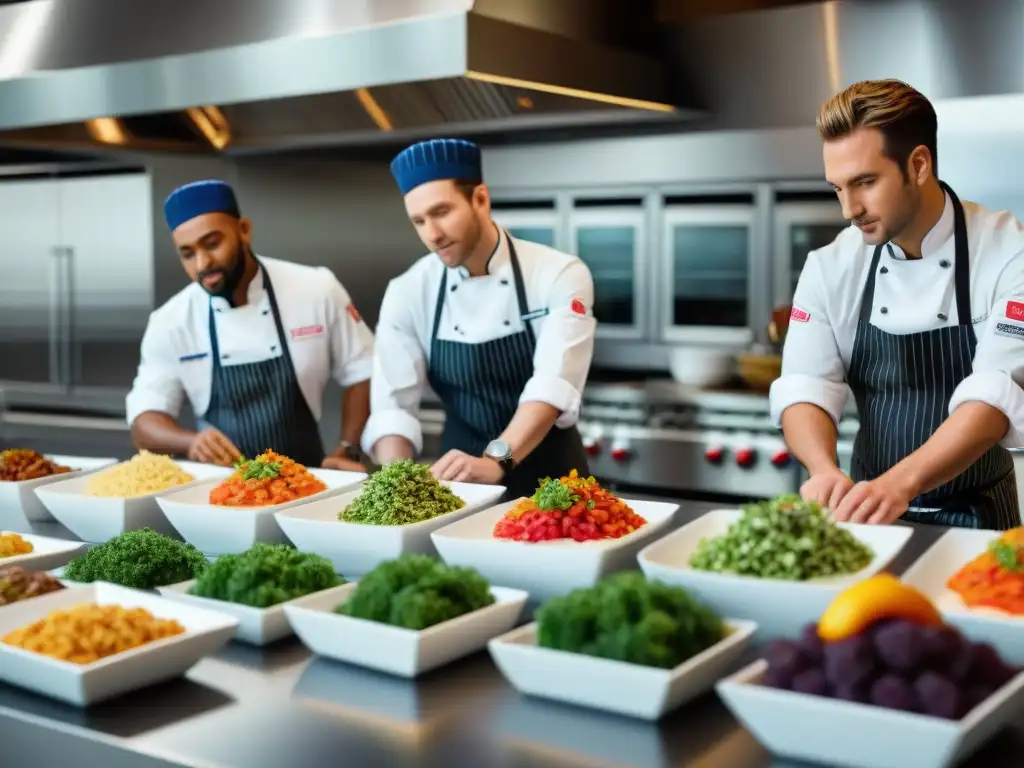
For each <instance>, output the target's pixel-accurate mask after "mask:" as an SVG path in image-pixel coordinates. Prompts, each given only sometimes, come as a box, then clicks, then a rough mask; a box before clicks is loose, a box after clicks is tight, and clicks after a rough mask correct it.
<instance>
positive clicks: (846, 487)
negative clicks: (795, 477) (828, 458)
mask: <svg viewBox="0 0 1024 768" xmlns="http://www.w3.org/2000/svg"><path fill="white" fill-rule="evenodd" d="M851 488H853V480H851V479H850V477H849V476H848V475H847V474H846V473H845V472H843V470H841V469H839V467H835V468H833V469H832V470H830V471H828V472H819V473H818V474H816V475H814V476H813V477H812V478H811V479H810V480H808V481H807V482H806V483H804V484H803V485H802V486H800V496H802V497H803V498H804V499H805V500H806V501H814V502H817V503H818V504H821V506H823V507H825V509H831V510H834V509H835V508H836V507H838V506H839V503H840V502H841V501H842V500H843V498H844V497H845V496H846V494H847V493H849V492H850V489H851Z"/></svg>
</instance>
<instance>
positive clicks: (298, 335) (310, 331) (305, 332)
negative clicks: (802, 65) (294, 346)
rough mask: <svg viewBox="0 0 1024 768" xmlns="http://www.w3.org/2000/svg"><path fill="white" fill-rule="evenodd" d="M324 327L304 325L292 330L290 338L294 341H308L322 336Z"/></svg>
mask: <svg viewBox="0 0 1024 768" xmlns="http://www.w3.org/2000/svg"><path fill="white" fill-rule="evenodd" d="M323 332H324V327H323V326H322V325H304V326H302V327H301V328H292V330H291V336H292V338H293V339H295V340H296V341H302V340H303V339H309V338H312V337H314V336H322V335H323Z"/></svg>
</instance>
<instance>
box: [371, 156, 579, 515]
mask: <svg viewBox="0 0 1024 768" xmlns="http://www.w3.org/2000/svg"><path fill="white" fill-rule="evenodd" d="M391 169H392V173H393V175H394V177H395V180H396V181H397V183H398V187H399V189H400V190H401V193H402V194H403V195H404V197H405V209H406V212H407V213H408V215H409V219H410V221H411V222H412V224H413V226H414V227H415V229H416V232H417V234H419V236H420V239H421V240H422V241H423V244H424V245H426V246H427V247H428V248H429V249H430V250H431V251H432V252H433V253H431V254H429V255H427V256H424V257H423V258H421V259H419V260H418V261H417V262H416V263H415V264H413V265H412V267H410V268H409V269H408V270H407V271H406V272H405V273H403V274H402V275H400V276H399V277H397V278H395V279H394V280H392V281H391V283H390V284H389V285H388V288H387V291H386V293H385V296H384V301H383V304H382V305H381V310H380V321H379V323H378V327H377V338H378V342H377V346H376V352H375V354H374V360H373V383H372V395H371V404H372V407H371V414H370V420H369V422H368V423H367V425H366V431H365V432H364V433H363V442H362V444H363V448H364V450H366V452H367V453H369V454H371V455H373V456H375V458H376V460H377V461H378V462H381V463H386V462H390V461H394V460H397V459H403V458H410V457H413V456H415V455H417V454H419V453H420V451H421V450H422V448H423V436H422V432H421V429H420V422H419V420H418V418H417V414H418V410H419V406H420V400H421V397H422V395H423V392H424V389H425V387H426V385H427V384H428V383H429V385H430V387H431V389H432V390H433V391H434V393H436V395H437V396H438V397H439V398H440V400H441V402H442V404H443V406H444V410H445V427H444V435H443V438H442V445H441V449H442V454H443V455H442V457H441V459H440V460H439V461H437V463H435V464H434V466H433V468H432V470H433V473H434V475H435V476H436V477H438V478H439V479H442V480H454V481H460V482H473V483H487V484H501V485H504V486H505V487H506V489H507V495H508V496H509V497H518V496H521V495H531V494H532V493H533V492H534V490H535V488H536V485H537V482H538V480H539V479H542V478H544V477H548V476H550V477H559V476H562V475H565V474H567V473H568V472H569V471H570V470H572V469H578V470H579V471H580V473H581V474H586V473H587V457H586V453H585V451H584V449H583V443H582V440H581V439H580V435H579V432H578V431H577V429H576V427H575V424H576V421H577V419H578V416H579V408H580V398H581V395H582V392H583V387H584V384H585V383H586V380H587V374H588V372H589V369H590V361H591V358H592V356H593V351H594V330H595V327H596V321H595V319H594V316H593V313H592V307H593V301H594V284H593V279H592V278H591V275H590V271H589V270H588V269H587V267H586V265H585V264H584V263H583V262H582V261H580V260H579V259H578V258H576V257H574V256H570V255H568V254H565V253H561V252H559V251H556V250H554V249H552V248H548V247H545V246H543V245H538V244H536V243H531V242H527V241H524V240H517V239H515V238H513V237H510V236H509V234H508V232H507V231H505V230H503V229H501V228H500V227H498V226H497V225H496V224H495V223H494V221H493V220H492V219H491V201H490V195H489V193H488V190H487V187H486V186H485V185H484V183H483V175H482V171H481V161H480V150H479V148H478V147H477V146H476V145H475V144H472V143H470V142H468V141H462V140H457V139H438V140H433V141H427V142H423V143H419V144H415V145H413V146H411V147H409V148H408V149H406V150H404V151H403V152H402V153H401V154H399V155H398V156H397V157H396V158H395V160H394V161H393V163H392V165H391Z"/></svg>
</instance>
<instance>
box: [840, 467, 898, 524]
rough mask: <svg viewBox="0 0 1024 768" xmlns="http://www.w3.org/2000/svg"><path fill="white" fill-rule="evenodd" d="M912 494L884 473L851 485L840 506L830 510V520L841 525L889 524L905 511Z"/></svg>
mask: <svg viewBox="0 0 1024 768" xmlns="http://www.w3.org/2000/svg"><path fill="white" fill-rule="evenodd" d="M914 495H915V494H914V492H913V490H912V489H911V488H909V487H908V486H907V484H906V483H905V482H903V481H902V480H901V479H900V478H898V477H896V476H895V475H892V474H890V473H888V472H887V473H885V474H884V475H882V476H881V477H877V478H875V479H874V480H870V481H865V482H862V483H857V484H856V485H855V486H853V488H852V489H851V490H850V492H849V493H848V494H846V498H844V499H843V501H842V503H841V504H840V505H839V507H838V508H835V509H833V510H832V519H833V520H836V521H838V522H841V523H867V524H869V525H888V524H889V523H892V522H895V521H896V520H898V519H899V518H900V517H901V516H902V515H903V513H904V512H906V511H907V508H908V507H909V506H910V502H911V501H912V500H913V499H914Z"/></svg>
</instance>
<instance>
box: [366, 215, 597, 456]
mask: <svg viewBox="0 0 1024 768" xmlns="http://www.w3.org/2000/svg"><path fill="white" fill-rule="evenodd" d="M513 239H514V238H513ZM514 242H515V247H516V256H517V257H518V260H519V268H520V270H521V271H522V275H523V286H524V288H525V289H526V301H527V305H528V307H529V310H530V314H533V313H535V312H543V311H544V310H547V312H548V314H547V315H545V316H542V317H538V318H536V319H533V320H530V321H529V322H530V324H531V325H532V327H533V331H534V333H535V334H536V338H537V347H536V351H535V352H534V356H533V376H532V377H531V378H530V380H529V381H528V382H527V383H526V387H525V389H524V390H523V394H522V396H521V397H520V399H519V402H520V403H525V402H542V403H547V404H549V405H551V406H552V407H554V408H557V409H558V410H559V412H560V413H561V415H560V416H559V418H558V420H557V422H556V426H557V427H560V428H562V429H566V428H568V427H571V426H573V425H574V424H575V423H576V421H577V419H578V418H579V410H580V400H581V398H582V393H583V388H584V386H585V384H586V381H587V374H588V373H589V371H590V361H591V359H592V358H593V355H594V331H595V329H596V328H597V322H596V320H595V319H594V316H593V311H592V308H593V306H594V281H593V278H592V277H591V275H590V270H589V269H588V268H587V265H586V264H584V263H583V262H582V261H581V260H580V259H578V258H576V257H575V256H570V255H569V254H565V253H562V252H560V251H556V250H554V249H553V248H548V247H547V246H544V245H539V244H537V243H531V242H528V241H525V240H518V239H514ZM446 269H447V270H448V291H447V292H446V294H445V297H444V308H443V311H442V315H441V325H440V327H439V328H438V331H437V338H438V339H440V340H442V341H458V342H462V343H468V344H478V343H481V342H485V341H491V340H493V339H498V338H502V337H504V336H508V335H510V334H513V333H518V332H520V331H522V330H523V327H524V321H523V320H522V318H521V317H520V313H519V303H518V301H517V299H516V288H515V279H514V277H513V274H512V262H511V260H510V259H509V250H508V239H507V236H506V233H505V232H504V231H503V230H499V240H498V246H497V248H496V249H495V252H494V254H493V255H492V256H491V258H490V260H489V261H488V263H487V274H486V275H483V276H480V277H470V274H469V272H468V270H466V269H465V268H464V267H455V268H448V267H446V266H445V265H444V263H443V262H442V261H441V260H440V258H438V256H437V255H435V254H432V253H431V254H428V255H426V256H424V257H423V258H421V259H419V260H418V261H417V262H416V263H415V264H413V266H412V267H410V268H409V269H408V270H407V271H406V272H404V273H403V274H402V275H400V276H398V277H396V278H395V279H393V280H392V281H391V282H390V283H389V284H388V288H387V291H386V292H385V294H384V301H383V303H382V304H381V308H380V320H379V321H378V323H377V346H376V352H375V354H374V357H373V379H372V382H371V384H370V401H371V405H370V419H369V421H368V422H367V424H366V429H365V430H364V432H363V439H362V445H363V450H365V451H366V452H367V453H370V451H371V449H372V448H373V446H374V445H375V444H376V443H377V441H378V440H380V439H381V438H382V437H387V436H391V435H397V436H401V437H404V438H406V439H407V440H409V442H411V443H412V444H413V446H415V448H416V452H417V453H419V452H420V451H422V450H423V434H422V431H421V429H420V422H419V418H418V413H419V407H420V399H421V397H422V395H423V391H424V388H425V385H426V384H427V365H428V363H429V361H430V339H431V332H432V330H433V327H434V312H435V310H436V308H437V299H438V295H437V294H438V291H439V290H440V287H441V276H442V274H443V273H444V271H445V270H446ZM574 302H576V304H575V306H576V308H577V310H578V309H583V314H579V313H578V312H577V311H574V309H573V306H574ZM580 304H582V307H580ZM494 437H495V438H497V437H498V435H494Z"/></svg>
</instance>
